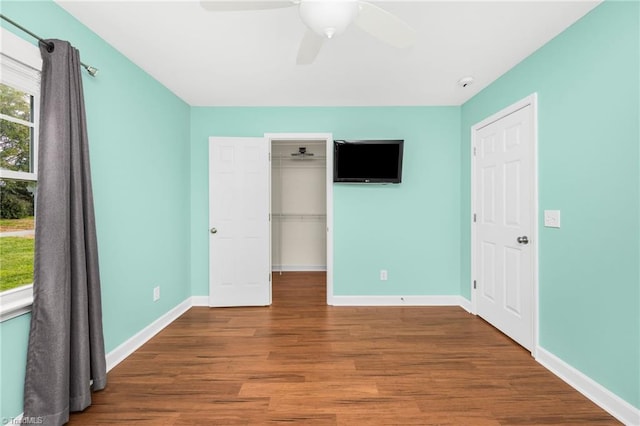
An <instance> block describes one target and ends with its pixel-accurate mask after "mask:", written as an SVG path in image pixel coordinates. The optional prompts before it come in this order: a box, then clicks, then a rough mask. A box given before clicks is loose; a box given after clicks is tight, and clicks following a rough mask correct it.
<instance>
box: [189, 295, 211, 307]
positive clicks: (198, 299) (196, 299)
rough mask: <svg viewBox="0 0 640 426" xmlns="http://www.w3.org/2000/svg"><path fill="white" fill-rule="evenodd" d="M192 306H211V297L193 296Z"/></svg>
mask: <svg viewBox="0 0 640 426" xmlns="http://www.w3.org/2000/svg"><path fill="white" fill-rule="evenodd" d="M191 306H209V296H191Z"/></svg>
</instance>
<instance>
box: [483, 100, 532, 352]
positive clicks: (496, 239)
mask: <svg viewBox="0 0 640 426" xmlns="http://www.w3.org/2000/svg"><path fill="white" fill-rule="evenodd" d="M516 108H518V109H516V110H515V111H511V112H509V113H508V114H507V115H505V116H503V117H501V118H499V119H497V120H494V121H492V122H490V123H488V124H486V125H480V127H477V128H475V131H474V145H473V146H474V152H475V156H474V159H475V172H474V174H475V176H474V184H475V208H474V212H475V215H476V217H475V221H476V222H475V223H474V225H475V238H474V244H475V247H474V272H475V275H474V280H475V284H476V289H475V291H474V296H475V300H474V302H475V306H476V312H477V313H478V315H480V316H481V317H482V318H484V319H485V320H487V321H488V322H489V323H491V324H492V325H493V326H495V327H496V328H498V329H500V330H501V331H502V332H504V333H505V334H506V335H508V336H509V337H511V338H512V339H513V340H515V341H516V342H518V343H519V344H520V345H522V346H524V347H525V348H527V349H529V350H531V349H532V347H533V332H534V330H533V324H534V321H533V315H534V310H533V307H534V291H533V283H534V264H535V262H534V256H535V244H536V241H535V238H534V236H535V232H534V231H535V224H534V223H533V222H534V220H535V208H536V206H535V201H534V200H535V198H534V197H535V168H534V161H535V147H534V143H535V133H534V127H533V126H534V119H533V112H534V106H532V105H531V104H528V105H525V106H520V107H516Z"/></svg>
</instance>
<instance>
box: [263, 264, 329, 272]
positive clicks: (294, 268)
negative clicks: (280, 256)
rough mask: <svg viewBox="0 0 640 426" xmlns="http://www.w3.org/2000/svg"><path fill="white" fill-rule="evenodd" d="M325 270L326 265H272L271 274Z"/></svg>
mask: <svg viewBox="0 0 640 426" xmlns="http://www.w3.org/2000/svg"><path fill="white" fill-rule="evenodd" d="M326 270H327V265H273V266H272V267H271V272H273V273H274V274H277V273H278V272H322V271H326Z"/></svg>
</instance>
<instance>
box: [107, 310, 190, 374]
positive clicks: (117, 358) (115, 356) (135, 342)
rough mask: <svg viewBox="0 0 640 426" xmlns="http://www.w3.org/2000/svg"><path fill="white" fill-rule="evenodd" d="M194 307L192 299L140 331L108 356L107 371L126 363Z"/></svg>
mask: <svg viewBox="0 0 640 426" xmlns="http://www.w3.org/2000/svg"><path fill="white" fill-rule="evenodd" d="M192 306H193V302H192V299H191V298H188V299H187V300H185V301H184V302H182V303H180V304H179V305H178V306H176V307H175V308H173V309H171V310H170V311H169V312H167V313H166V314H164V315H162V316H161V317H160V318H158V319H157V320H155V321H154V322H152V323H151V324H149V325H148V326H146V327H145V328H143V329H142V330H140V331H139V332H138V333H136V334H135V335H134V336H133V337H131V338H130V339H128V340H126V341H125V342H124V343H122V344H121V345H120V346H118V347H117V348H115V349H113V350H112V351H111V352H109V353H108V354H107V357H106V358H107V371H111V369H113V367H115V366H116V365H118V364H120V363H121V362H122V361H124V360H125V359H126V358H127V357H128V356H129V355H131V354H132V353H134V352H135V351H136V350H137V349H139V348H140V347H141V346H142V345H144V344H145V343H147V342H148V341H149V340H150V339H151V338H152V337H153V336H155V335H156V334H158V333H159V332H160V331H162V329H164V328H165V327H167V326H168V325H169V324H171V323H172V322H173V321H175V320H176V319H178V318H179V317H180V316H181V315H182V314H184V313H185V312H187V311H188V310H189V309H190V308H191V307H192Z"/></svg>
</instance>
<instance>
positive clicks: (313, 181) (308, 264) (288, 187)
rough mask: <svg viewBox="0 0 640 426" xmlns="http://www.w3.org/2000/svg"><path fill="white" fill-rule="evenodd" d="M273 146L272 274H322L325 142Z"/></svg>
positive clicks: (275, 142)
mask: <svg viewBox="0 0 640 426" xmlns="http://www.w3.org/2000/svg"><path fill="white" fill-rule="evenodd" d="M271 143H272V144H271V266H272V270H273V271H274V272H282V271H324V270H326V268H327V224H326V220H327V217H326V210H327V207H326V176H327V175H326V146H325V145H326V141H324V140H319V141H312V140H305V141H293V140H283V141H278V140H272V142H271Z"/></svg>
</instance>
